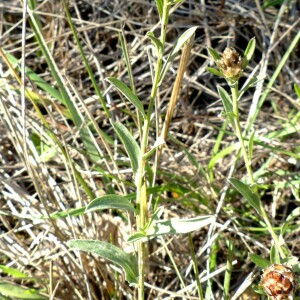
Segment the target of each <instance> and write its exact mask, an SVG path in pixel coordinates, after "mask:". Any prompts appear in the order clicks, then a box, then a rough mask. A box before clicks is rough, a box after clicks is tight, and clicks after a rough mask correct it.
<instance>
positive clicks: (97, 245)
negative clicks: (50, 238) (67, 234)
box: [68, 240, 138, 284]
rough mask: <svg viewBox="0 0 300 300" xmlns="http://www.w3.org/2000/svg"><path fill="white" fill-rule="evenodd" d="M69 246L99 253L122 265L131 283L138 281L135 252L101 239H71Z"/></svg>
mask: <svg viewBox="0 0 300 300" xmlns="http://www.w3.org/2000/svg"><path fill="white" fill-rule="evenodd" d="M68 244H69V247H70V248H72V249H77V250H80V251H85V252H90V253H93V254H97V255H99V256H101V257H103V258H105V259H107V260H109V261H111V262H113V263H114V264H116V265H118V266H120V267H121V268H122V269H123V270H124V271H125V274H126V280H127V281H128V282H129V283H131V284H136V283H137V278H138V263H137V258H136V256H135V255H134V254H129V253H126V252H124V251H123V250H121V249H120V248H118V247H116V246H115V245H113V244H109V243H106V242H101V241H94V240H71V241H69V243H68Z"/></svg>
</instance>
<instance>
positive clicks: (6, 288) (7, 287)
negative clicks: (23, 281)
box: [0, 281, 49, 300]
mask: <svg viewBox="0 0 300 300" xmlns="http://www.w3.org/2000/svg"><path fill="white" fill-rule="evenodd" d="M2 295H5V296H7V297H9V298H2V297H3V296H2ZM12 298H13V299H19V300H20V299H28V300H47V299H49V297H45V296H42V295H40V294H39V293H38V291H37V290H35V289H33V288H30V289H28V288H24V287H23V286H21V285H18V284H12V283H9V282H4V281H0V299H12Z"/></svg>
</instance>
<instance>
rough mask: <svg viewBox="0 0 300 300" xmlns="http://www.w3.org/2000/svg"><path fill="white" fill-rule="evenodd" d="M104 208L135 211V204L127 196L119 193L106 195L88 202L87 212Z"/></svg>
mask: <svg viewBox="0 0 300 300" xmlns="http://www.w3.org/2000/svg"><path fill="white" fill-rule="evenodd" d="M104 209H121V210H127V211H131V212H134V206H133V204H131V203H130V202H129V201H128V200H127V199H126V198H124V197H123V196H119V195H105V196H102V197H99V198H96V199H94V200H93V201H91V203H89V204H88V206H87V208H86V212H90V211H94V210H104Z"/></svg>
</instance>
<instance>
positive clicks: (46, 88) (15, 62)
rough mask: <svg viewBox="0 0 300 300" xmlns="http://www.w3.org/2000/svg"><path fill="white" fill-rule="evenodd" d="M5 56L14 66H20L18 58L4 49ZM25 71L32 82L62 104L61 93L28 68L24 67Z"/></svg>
mask: <svg viewBox="0 0 300 300" xmlns="http://www.w3.org/2000/svg"><path fill="white" fill-rule="evenodd" d="M5 54H6V57H7V58H8V60H9V62H10V63H11V64H12V65H13V66H14V67H15V66H16V65H17V66H18V67H20V64H19V60H18V59H17V58H15V57H14V56H13V55H12V54H10V53H7V52H6V51H5ZM25 72H26V74H27V75H28V77H29V79H30V80H31V81H32V82H34V83H35V84H36V85H37V86H38V87H40V88H41V89H42V90H43V91H45V92H47V93H48V94H49V95H51V96H52V97H53V98H55V99H56V100H58V101H59V102H61V103H63V104H64V100H63V97H62V95H61V93H60V92H59V91H58V90H57V89H55V88H54V87H53V86H52V85H51V84H49V83H47V82H46V81H45V80H44V79H43V78H42V77H40V76H39V75H37V74H36V73H34V72H33V71H32V70H31V69H30V68H28V67H25Z"/></svg>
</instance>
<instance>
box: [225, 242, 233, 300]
mask: <svg viewBox="0 0 300 300" xmlns="http://www.w3.org/2000/svg"><path fill="white" fill-rule="evenodd" d="M228 242H229V245H228V257H227V264H226V272H225V278H224V293H223V299H224V300H228V299H229V291H230V280H231V274H232V260H233V251H234V242H233V240H232V239H231V238H230V239H229V241H228Z"/></svg>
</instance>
